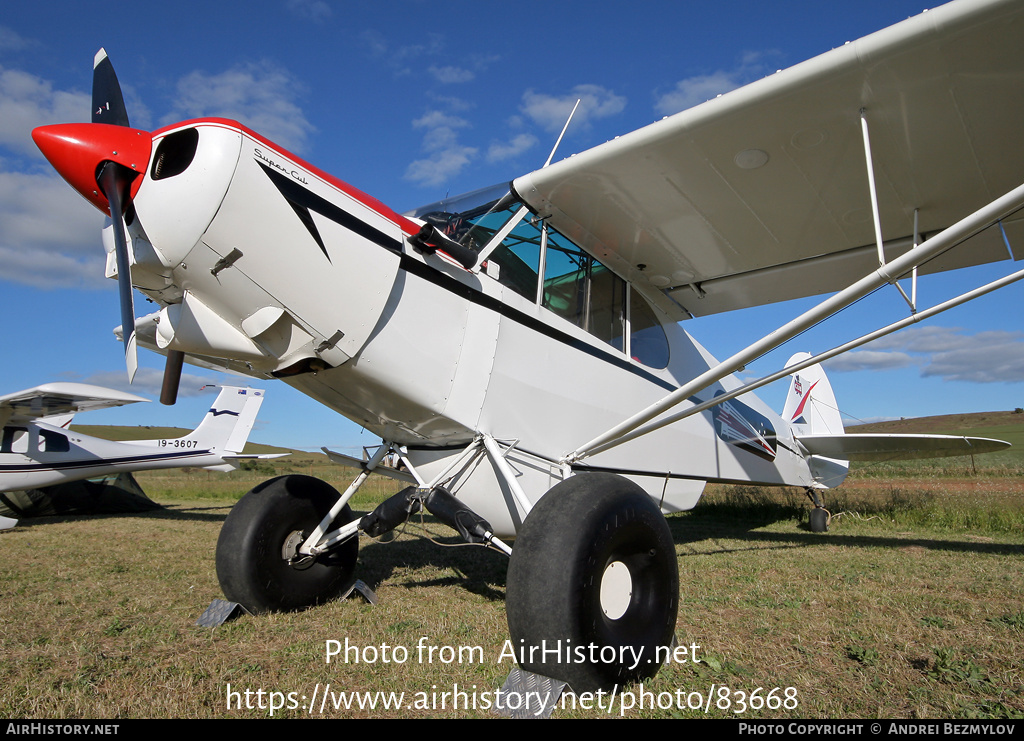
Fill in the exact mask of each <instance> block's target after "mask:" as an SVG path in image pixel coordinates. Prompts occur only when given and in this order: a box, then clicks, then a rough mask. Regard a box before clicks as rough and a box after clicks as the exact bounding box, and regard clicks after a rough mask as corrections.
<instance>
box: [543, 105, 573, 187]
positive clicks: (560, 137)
mask: <svg viewBox="0 0 1024 741" xmlns="http://www.w3.org/2000/svg"><path fill="white" fill-rule="evenodd" d="M579 107H580V98H577V99H576V105H574V106H573V107H572V111H570V113H569V118H567V119H566V121H565V126H563V127H562V133H561V134H559V135H558V139H557V140H555V146H554V147H552V148H551V154H549V155H548V159H547V162H545V163H544V167H547V166H548V165H550V164H551V160H553V159H554V157H555V152H557V151H558V145H559V144H561V143H562V137H563V136H565V130H566V129H568V128H569V122H570V121H572V117H573V115H575V113H576V109H577V108H579ZM544 167H542V168H540V169H542V170H543V169H544Z"/></svg>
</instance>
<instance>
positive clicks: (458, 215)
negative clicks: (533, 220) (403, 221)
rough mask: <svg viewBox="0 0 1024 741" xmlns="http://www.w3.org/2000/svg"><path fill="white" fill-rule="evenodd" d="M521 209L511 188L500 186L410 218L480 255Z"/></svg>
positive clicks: (441, 203) (424, 209)
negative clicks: (431, 227) (426, 224)
mask: <svg viewBox="0 0 1024 741" xmlns="http://www.w3.org/2000/svg"><path fill="white" fill-rule="evenodd" d="M519 206H520V203H519V201H518V199H516V197H515V196H513V195H512V192H511V191H510V190H509V187H508V184H499V185H492V186H490V187H489V188H481V189H480V190H475V191H473V192H472V193H466V194H464V195H461V196H456V197H455V198H446V199H445V200H443V201H438V202H436V203H431V204H429V205H427V206H422V207H420V208H418V209H415V210H414V211H410V212H409V213H408V214H406V215H407V216H413V217H415V218H417V219H422V220H423V221H425V222H427V223H428V224H431V225H432V226H434V227H436V228H437V230H438V231H440V232H441V233H442V234H444V235H445V236H446V237H448V238H449V239H451V240H454V241H456V242H458V243H460V244H461V245H463V246H464V247H469V248H470V249H473V250H477V251H479V250H480V249H481V248H482V247H483V246H484V245H485V244H487V242H488V241H489V240H490V238H491V237H492V236H493V235H494V233H495V232H496V231H497V230H498V229H500V228H501V227H502V225H504V224H505V222H507V221H508V220H509V218H511V216H512V214H514V213H515V212H516V211H517V210H518V208H519Z"/></svg>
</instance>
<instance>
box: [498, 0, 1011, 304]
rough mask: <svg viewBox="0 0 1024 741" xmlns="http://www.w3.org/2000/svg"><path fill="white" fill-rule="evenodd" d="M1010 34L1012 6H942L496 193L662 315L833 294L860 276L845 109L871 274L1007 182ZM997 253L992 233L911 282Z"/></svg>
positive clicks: (976, 0)
mask: <svg viewBox="0 0 1024 741" xmlns="http://www.w3.org/2000/svg"><path fill="white" fill-rule="evenodd" d="M1022 37H1024V3H1020V2H1018V1H1017V0H985V1H980V0H970V1H968V0H964V1H963V2H953V3H950V4H948V5H945V6H942V7H939V8H936V9H933V10H931V11H928V12H926V13H923V14H921V15H919V16H915V17H913V18H910V19H908V20H907V21H905V22H903V23H900V24H897V25H895V26H892V27H890V28H887V29H884V30H882V31H879V32H878V33H875V34H872V35H871V36H867V37H865V38H863V39H860V40H858V41H854V42H851V43H848V44H846V45H844V46H842V47H839V48H836V49H833V50H832V51H830V52H827V53H826V54H823V55H821V56H820V57H816V58H814V59H811V60H809V61H807V62H804V63H802V64H799V65H797V66H795V67H792V68H790V69H787V70H784V71H781V72H778V73H776V74H774V75H771V76H769V77H766V78H764V79H762V80H759V81H757V82H755V83H752V84H750V85H747V86H746V87H744V88H740V89H738V90H735V91H733V92H730V93H727V94H725V95H722V96H720V97H718V98H716V99H714V100H711V101H708V102H707V103H704V104H702V105H699V106H696V107H694V108H691V109H689V110H686V111H683V112H682V113H679V114H676V115H675V116H672V117H669V118H667V119H664V120H662V121H659V122H657V123H655V124H652V125H650V126H647V127H645V128H643V129H640V130H638V131H635V132H633V133H631V134H627V135H625V136H622V137H619V138H618V139H615V140H613V141H610V142H607V143H606V144H603V145H600V146H598V147H595V148H594V149H591V150H589V151H586V152H583V153H580V154H578V155H575V156H573V157H571V158H569V159H566V160H563V161H561V162H558V163H555V164H553V165H551V166H549V167H547V168H545V169H542V170H538V171H536V172H533V173H531V174H529V175H526V176H524V177H522V178H519V179H518V180H516V181H515V184H514V187H515V189H516V191H517V192H518V193H519V194H520V196H521V197H522V198H524V199H525V201H526V202H527V203H528V204H529V205H530V207H531V208H532V209H534V210H535V211H536V212H537V213H538V214H540V215H542V216H545V217H547V218H548V220H549V222H550V223H551V225H552V226H554V227H555V228H556V229H558V230H559V231H561V232H563V233H565V234H566V235H567V236H569V237H570V238H572V239H573V240H574V241H577V242H578V243H580V244H581V245H582V246H583V247H585V248H586V249H588V250H589V251H591V252H593V253H594V254H595V255H596V256H597V257H598V258H599V259H601V260H603V261H605V262H606V263H608V264H609V265H610V266H611V267H613V268H614V269H615V270H616V271H617V272H619V273H620V274H622V275H623V276H624V277H626V278H627V279H629V280H630V281H632V282H633V283H634V285H635V286H636V287H637V288H639V289H640V290H641V291H643V292H644V293H645V294H646V295H648V297H649V298H652V300H655V301H656V302H657V303H658V304H659V305H661V306H662V308H666V309H669V308H670V307H672V308H671V309H670V311H671V313H672V314H673V315H674V316H676V317H677V318H683V317H685V316H687V315H692V316H701V315H706V314H713V313H717V312H722V311H729V310H732V309H737V308H745V307H749V306H757V305H761V304H766V303H772V302H775V301H780V300H785V299H790V298H798V297H802V296H809V295H817V294H821V293H825V292H830V291H834V290H838V289H840V288H843V287H845V286H846V285H848V284H849V282H851V280H852V279H856V278H859V277H861V276H862V275H865V274H867V273H869V272H870V271H871V270H872V269H874V268H875V267H877V264H878V260H877V252H876V246H875V232H874V226H873V221H872V206H871V198H870V194H869V186H868V178H867V174H866V173H867V169H866V159H865V149H864V141H863V135H862V124H861V112H862V111H863V112H864V113H863V116H864V119H865V121H866V122H867V126H868V131H869V135H870V144H871V150H872V162H873V163H874V170H875V178H876V181H877V188H878V198H877V200H878V205H879V210H880V222H881V229H882V237H883V240H884V242H885V244H886V259H887V260H890V259H892V258H893V257H896V256H898V255H899V254H901V253H902V252H904V251H906V250H908V249H910V248H911V247H912V245H913V238H914V234H915V212H916V216H917V222H918V227H917V228H918V233H919V234H921V235H923V236H927V235H928V234H931V233H935V232H937V231H939V230H941V229H943V228H945V227H947V226H949V225H950V224H953V223H955V222H956V221H958V220H959V219H961V218H963V217H965V216H967V215H968V214H970V213H971V212H973V211H974V210H976V209H977V208H979V207H981V206H983V205H985V204H986V203H988V202H990V201H992V200H993V199H995V198H997V197H998V196H1001V195H1003V194H1004V193H1005V192H1007V191H1009V190H1011V189H1012V188H1014V187H1016V186H1018V185H1020V184H1021V182H1022V181H1024V144H1022V138H1021V131H1022V129H1024V44H1021V43H1020V39H1021V38H1022ZM1005 227H1006V231H1007V233H1008V235H1009V238H1010V244H1014V245H1017V246H1016V247H1015V248H1014V249H1016V250H1018V252H1017V253H1016V254H1013V255H1012V256H1013V257H1014V259H1018V258H1019V257H1020V256H1021V252H1022V251H1024V247H1021V246H1020V245H1021V243H1022V240H1024V220H1022V219H1021V217H1020V214H1017V215H1016V216H1015V217H1014V218H1011V219H1009V220H1007V222H1006V223H1005ZM1010 256H1011V253H1010V252H1008V249H1007V246H1006V244H1005V243H1004V241H1003V238H1002V235H1001V233H1000V230H999V229H998V228H993V229H989V230H988V231H987V232H985V233H982V234H981V235H979V236H978V237H975V238H973V239H971V240H969V241H968V242H966V243H964V244H963V245H960V246H958V247H956V248H954V249H953V250H950V251H949V252H947V253H945V254H943V255H941V256H939V257H938V258H936V259H935V260H933V261H932V263H931V264H929V265H927V266H926V267H925V268H923V271H924V272H929V271H939V270H948V269H952V268H956V267H962V266H964V265H971V264H979V263H984V262H991V261H995V260H1000V259H1006V258H1008V257H1010ZM680 307H681V308H682V310H680Z"/></svg>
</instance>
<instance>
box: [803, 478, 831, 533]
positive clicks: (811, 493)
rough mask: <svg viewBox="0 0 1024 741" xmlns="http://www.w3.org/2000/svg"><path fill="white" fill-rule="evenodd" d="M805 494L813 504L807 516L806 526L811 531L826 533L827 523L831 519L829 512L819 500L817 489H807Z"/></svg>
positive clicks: (819, 495)
mask: <svg viewBox="0 0 1024 741" xmlns="http://www.w3.org/2000/svg"><path fill="white" fill-rule="evenodd" d="M807 496H808V497H809V498H810V500H811V502H812V503H813V504H814V509H812V510H811V512H810V515H809V517H808V520H809V521H808V526H809V527H810V529H811V532H812V533H827V532H828V523H829V520H831V519H832V515H831V513H830V512H829V511H828V510H827V509H825V504H824V502H822V501H821V494H819V493H818V490H817V489H808V490H807Z"/></svg>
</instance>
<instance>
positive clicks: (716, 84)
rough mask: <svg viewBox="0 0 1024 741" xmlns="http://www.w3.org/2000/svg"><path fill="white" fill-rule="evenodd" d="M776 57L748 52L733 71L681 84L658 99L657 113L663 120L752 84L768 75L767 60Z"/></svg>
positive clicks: (721, 71) (772, 54)
mask: <svg viewBox="0 0 1024 741" xmlns="http://www.w3.org/2000/svg"><path fill="white" fill-rule="evenodd" d="M774 56H777V53H776V52H747V53H746V54H744V55H743V57H742V59H741V60H740V61H739V63H738V64H737V66H736V67H735V68H733V69H731V70H718V71H716V72H712V73H710V74H705V75H694V76H693V77H687V78H685V79H683V80H680V81H679V82H677V83H676V84H675V87H674V88H673V89H672V90H670V91H669V92H667V93H663V94H661V95H659V96H658V98H657V100H656V101H655V104H654V110H655V111H656V112H657V113H659V114H661V115H663V116H671V115H672V114H673V113H679V111H684V110H686V109H687V108H692V107H693V106H695V105H699V104H701V103H703V102H705V101H707V100H711V99H712V98H714V97H717V96H719V95H722V94H724V93H727V92H729V91H730V90H735V89H736V88H738V87H741V86H743V85H746V84H747V83H748V82H753V81H754V80H756V79H757V78H759V77H762V76H763V75H764V74H765V72H766V71H767V66H766V64H765V61H766V59H768V58H771V57H774Z"/></svg>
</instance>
